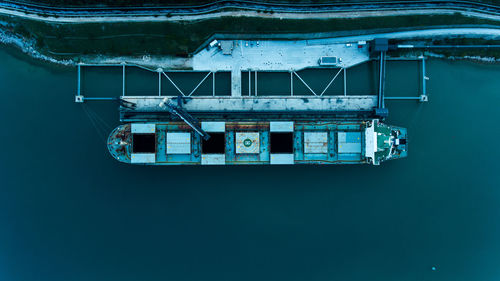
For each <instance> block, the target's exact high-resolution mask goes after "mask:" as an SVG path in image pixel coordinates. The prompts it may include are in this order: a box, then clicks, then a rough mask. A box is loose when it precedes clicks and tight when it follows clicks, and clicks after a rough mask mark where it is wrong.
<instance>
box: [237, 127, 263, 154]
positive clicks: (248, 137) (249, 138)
mask: <svg viewBox="0 0 500 281" xmlns="http://www.w3.org/2000/svg"><path fill="white" fill-rule="evenodd" d="M259 152H260V137H259V133H258V132H237V133H236V153H237V154H257V153H259Z"/></svg>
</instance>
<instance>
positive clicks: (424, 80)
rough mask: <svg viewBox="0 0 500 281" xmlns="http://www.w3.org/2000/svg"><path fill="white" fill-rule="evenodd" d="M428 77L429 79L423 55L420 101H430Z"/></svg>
mask: <svg viewBox="0 0 500 281" xmlns="http://www.w3.org/2000/svg"><path fill="white" fill-rule="evenodd" d="M427 79H429V77H427V76H426V73H425V57H424V56H422V94H421V95H420V102H426V101H428V97H427Z"/></svg>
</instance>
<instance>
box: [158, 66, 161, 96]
mask: <svg viewBox="0 0 500 281" xmlns="http://www.w3.org/2000/svg"><path fill="white" fill-rule="evenodd" d="M158 96H161V72H160V71H158Z"/></svg>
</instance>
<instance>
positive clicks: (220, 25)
mask: <svg viewBox="0 0 500 281" xmlns="http://www.w3.org/2000/svg"><path fill="white" fill-rule="evenodd" d="M0 20H1V21H5V22H7V23H8V24H7V25H6V26H3V27H1V28H3V29H7V30H8V31H9V32H11V33H15V34H19V35H22V36H23V37H25V38H27V39H29V40H31V41H32V42H35V44H36V48H37V49H38V50H39V51H40V52H41V53H42V54H45V55H50V56H55V57H58V58H73V59H75V58H78V56H80V55H96V54H101V55H113V56H141V55H146V54H147V55H173V56H181V57H182V56H188V55H189V54H190V53H192V52H193V51H194V50H196V48H198V47H199V46H200V44H202V43H203V42H204V41H205V40H207V38H209V37H210V36H211V35H212V34H214V33H243V34H262V33H316V32H335V31H353V30H370V29H382V28H385V29H390V28H401V27H425V26H438V25H450V24H455V25H456V24H498V22H495V21H489V20H482V19H477V18H469V17H464V16H461V15H459V14H456V15H449V16H446V15H439V16H398V17H373V18H359V19H328V20H324V19H318V20H285V19H284V20H280V19H269V18H250V17H225V18H220V19H210V20H202V21H197V22H193V21H189V22H187V21H186V22H149V23H146V22H143V23H84V24H54V23H43V22H39V21H32V20H26V19H20V18H15V17H3V18H2V17H0Z"/></svg>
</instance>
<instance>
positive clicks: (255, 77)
mask: <svg viewBox="0 0 500 281" xmlns="http://www.w3.org/2000/svg"><path fill="white" fill-rule="evenodd" d="M255 96H257V70H255Z"/></svg>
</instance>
